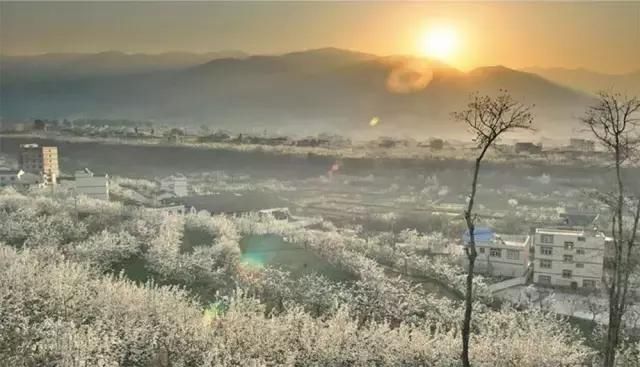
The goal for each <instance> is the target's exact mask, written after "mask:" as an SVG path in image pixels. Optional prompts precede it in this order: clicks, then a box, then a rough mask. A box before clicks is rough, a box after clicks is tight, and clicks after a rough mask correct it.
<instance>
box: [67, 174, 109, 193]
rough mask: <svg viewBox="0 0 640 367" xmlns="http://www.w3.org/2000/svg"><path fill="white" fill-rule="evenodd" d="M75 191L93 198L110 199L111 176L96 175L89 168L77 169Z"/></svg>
mask: <svg viewBox="0 0 640 367" xmlns="http://www.w3.org/2000/svg"><path fill="white" fill-rule="evenodd" d="M74 177H75V192H76V194H77V195H86V196H88V197H90V198H93V199H100V200H109V176H108V175H104V176H95V175H94V174H93V172H91V171H90V170H89V169H88V168H85V169H84V170H81V171H76V172H75V174H74Z"/></svg>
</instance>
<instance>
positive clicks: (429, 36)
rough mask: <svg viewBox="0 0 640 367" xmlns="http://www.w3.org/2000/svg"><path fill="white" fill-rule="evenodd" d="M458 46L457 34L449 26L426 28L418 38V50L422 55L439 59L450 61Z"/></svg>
mask: <svg viewBox="0 0 640 367" xmlns="http://www.w3.org/2000/svg"><path fill="white" fill-rule="evenodd" d="M457 47H458V35H457V33H456V30H455V29H454V28H452V27H450V26H438V27H433V28H430V29H427V30H426V31H425V32H424V33H423V34H422V37H421V39H420V51H421V52H422V54H423V55H424V56H427V57H432V58H435V59H438V60H440V61H450V60H451V58H452V57H453V54H454V53H455V51H456V50H457Z"/></svg>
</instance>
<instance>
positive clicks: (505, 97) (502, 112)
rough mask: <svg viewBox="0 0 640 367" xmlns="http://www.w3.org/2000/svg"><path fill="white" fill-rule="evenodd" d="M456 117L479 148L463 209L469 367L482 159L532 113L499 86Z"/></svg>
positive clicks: (528, 123)
mask: <svg viewBox="0 0 640 367" xmlns="http://www.w3.org/2000/svg"><path fill="white" fill-rule="evenodd" d="M453 118H454V119H455V120H457V121H459V122H464V123H465V124H467V127H468V128H469V130H470V132H471V133H472V134H474V135H475V138H474V142H476V143H477V146H478V149H479V154H478V156H477V157H476V160H475V166H474V171H473V181H472V182H471V194H470V195H469V203H468V205H467V209H466V211H465V212H464V218H465V221H466V223H467V230H468V231H469V244H468V246H465V254H466V256H467V259H468V260H469V269H468V273H467V279H466V294H465V311H464V320H463V322H462V355H461V357H462V363H463V366H465V367H469V366H470V362H469V336H470V333H471V313H472V310H473V276H474V274H473V270H474V266H475V261H476V258H477V257H478V253H477V252H476V241H475V234H474V231H475V222H476V215H475V214H474V213H473V205H474V202H475V198H476V190H477V186H478V173H479V172H480V163H481V162H482V159H483V158H484V156H485V154H486V153H487V151H488V150H489V148H490V147H491V146H492V145H493V144H494V142H495V141H496V140H498V138H499V137H500V136H502V134H504V133H506V132H509V131H511V130H516V129H531V124H532V122H533V115H532V113H531V109H530V107H529V106H525V105H523V104H521V103H519V102H517V101H515V100H514V99H513V98H512V97H511V95H509V93H507V92H506V91H504V90H500V91H499V94H498V95H497V96H495V97H492V96H480V95H477V94H476V95H474V96H473V97H472V100H471V102H470V103H469V104H468V105H467V108H466V109H465V110H463V111H460V112H454V113H453Z"/></svg>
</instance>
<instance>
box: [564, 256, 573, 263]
mask: <svg viewBox="0 0 640 367" xmlns="http://www.w3.org/2000/svg"><path fill="white" fill-rule="evenodd" d="M562 260H563V261H564V262H566V263H572V262H573V255H564V256H563V259H562Z"/></svg>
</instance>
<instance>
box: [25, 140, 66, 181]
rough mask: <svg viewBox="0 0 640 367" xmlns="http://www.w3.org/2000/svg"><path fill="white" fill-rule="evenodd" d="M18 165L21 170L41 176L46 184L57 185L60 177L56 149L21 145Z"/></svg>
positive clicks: (36, 145)
mask: <svg viewBox="0 0 640 367" xmlns="http://www.w3.org/2000/svg"><path fill="white" fill-rule="evenodd" d="M19 163H20V169H21V170H23V171H25V172H28V173H33V174H35V175H42V176H43V177H44V179H45V181H46V182H47V183H50V184H56V183H57V179H58V176H59V175H60V167H59V165H58V147H44V146H39V145H38V144H21V145H20V156H19Z"/></svg>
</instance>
